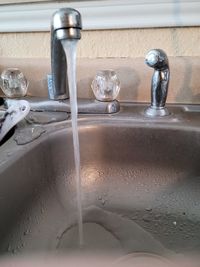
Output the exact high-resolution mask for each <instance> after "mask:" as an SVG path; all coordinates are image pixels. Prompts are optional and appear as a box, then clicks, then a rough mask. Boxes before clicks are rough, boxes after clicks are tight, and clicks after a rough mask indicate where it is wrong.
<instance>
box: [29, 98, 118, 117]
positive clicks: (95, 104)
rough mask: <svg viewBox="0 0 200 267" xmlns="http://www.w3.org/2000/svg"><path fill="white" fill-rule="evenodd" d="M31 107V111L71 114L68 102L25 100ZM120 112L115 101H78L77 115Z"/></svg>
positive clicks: (42, 99)
mask: <svg viewBox="0 0 200 267" xmlns="http://www.w3.org/2000/svg"><path fill="white" fill-rule="evenodd" d="M25 99H26V100H27V101H28V102H29V103H30V107H31V111H55V112H56V111H62V112H67V113H71V107H70V100H69V99H65V100H58V101H55V100H49V99H45V98H39V97H26V98H25ZM119 110H120V104H119V102H118V101H117V100H114V101H110V102H101V101H98V100H95V99H81V98H79V99H78V113H79V114H112V113H116V112H118V111H119Z"/></svg>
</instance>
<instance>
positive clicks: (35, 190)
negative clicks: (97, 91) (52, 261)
mask: <svg viewBox="0 0 200 267" xmlns="http://www.w3.org/2000/svg"><path fill="white" fill-rule="evenodd" d="M143 109H144V108H143V106H140V105H135V106H133V105H129V104H126V105H124V106H122V109H121V112H120V113H118V114H115V115H112V116H111V115H108V116H105V115H104V116H82V117H81V118H80V120H79V136H80V145H81V177H82V191H83V192H82V199H83V219H84V237H85V242H86V247H87V248H88V249H89V250H92V249H94V250H96V249H103V250H106V251H109V250H112V251H113V250H114V251H117V252H118V253H120V255H124V254H127V253H133V252H149V253H156V254H160V255H165V254H168V253H170V252H172V253H174V252H176V253H190V252H200V119H199V118H200V116H199V115H200V113H198V112H197V111H196V110H193V109H189V111H188V109H186V108H185V107H171V110H172V113H173V114H174V115H171V117H168V118H164V119H155V120H152V119H149V118H145V117H144V115H143V114H142V111H143ZM191 110H192V111H191ZM45 127H46V128H45V130H46V132H44V133H43V134H42V135H41V136H40V137H39V138H38V139H36V140H34V141H33V142H30V143H28V144H25V145H17V144H16V142H15V141H14V138H16V136H17V134H19V133H18V132H17V131H16V133H15V135H14V137H13V138H11V139H10V140H9V141H8V142H7V143H6V144H4V145H3V147H1V152H0V153H1V159H2V160H1V166H0V240H1V242H0V251H1V254H2V255H3V254H12V253H16V254H17V253H19V254H25V253H28V252H45V251H51V252H52V251H54V252H55V251H62V252H64V253H67V252H68V251H72V250H74V249H76V247H77V227H76V217H77V214H76V213H77V212H76V194H75V181H74V176H73V175H74V162H73V147H72V132H71V127H70V122H69V121H68V122H60V123H57V124H53V125H51V126H45Z"/></svg>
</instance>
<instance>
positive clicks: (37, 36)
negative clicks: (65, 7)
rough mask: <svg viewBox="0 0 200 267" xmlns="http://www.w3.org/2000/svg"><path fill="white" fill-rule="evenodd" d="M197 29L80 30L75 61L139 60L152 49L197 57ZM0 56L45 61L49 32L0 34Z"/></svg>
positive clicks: (175, 54)
mask: <svg viewBox="0 0 200 267" xmlns="http://www.w3.org/2000/svg"><path fill="white" fill-rule="evenodd" d="M199 38H200V27H185V28H156V29H151V28H149V29H125V30H101V31H82V38H81V41H80V42H79V44H78V58H99V57H100V58H108V57H116V58H121V57H126V58H135V57H143V56H144V55H145V54H146V52H147V51H148V50H150V49H152V48H162V49H163V50H165V51H166V53H167V54H168V56H200V46H199V45H198V44H199ZM0 57H11V58H14V57H15V58H35V57H37V58H49V57H50V33H49V32H38V33H30V32H29V33H1V34H0Z"/></svg>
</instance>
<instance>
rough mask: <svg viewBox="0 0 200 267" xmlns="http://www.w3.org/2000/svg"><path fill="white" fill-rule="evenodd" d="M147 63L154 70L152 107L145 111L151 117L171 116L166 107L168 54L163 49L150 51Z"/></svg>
mask: <svg viewBox="0 0 200 267" xmlns="http://www.w3.org/2000/svg"><path fill="white" fill-rule="evenodd" d="M145 63H146V64H147V65H148V66H149V67H151V68H154V73H153V76H152V81H151V105H150V107H148V108H147V109H146V110H145V114H146V115H147V116H150V117H156V116H159V117H162V116H167V115H169V114H170V113H169V111H168V109H167V108H166V107H165V103H166V99H167V92H168V86H169V78H170V70H169V63H168V58H167V55H166V53H165V52H164V51H163V50H161V49H153V50H150V51H149V52H148V53H147V55H146V58H145Z"/></svg>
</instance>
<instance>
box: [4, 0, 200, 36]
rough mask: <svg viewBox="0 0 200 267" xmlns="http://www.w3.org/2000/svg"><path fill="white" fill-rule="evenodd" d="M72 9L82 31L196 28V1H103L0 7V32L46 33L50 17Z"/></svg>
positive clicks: (199, 15) (199, 18) (199, 11)
mask: <svg viewBox="0 0 200 267" xmlns="http://www.w3.org/2000/svg"><path fill="white" fill-rule="evenodd" d="M62 7H72V8H75V9H77V10H79V11H80V12H81V14H82V21H83V30H98V29H125V28H151V27H182V26H200V1H199V0H103V1H77V2H69V1H66V2H60V3H59V2H57V3H56V2H54V3H53V2H51V3H49V2H48V3H45V2H43V3H32V4H31V3H26V4H10V5H2V6H1V5H0V32H30V31H31V32H37V31H49V30H50V19H51V16H52V14H53V13H54V12H55V11H56V10H57V9H59V8H62Z"/></svg>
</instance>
